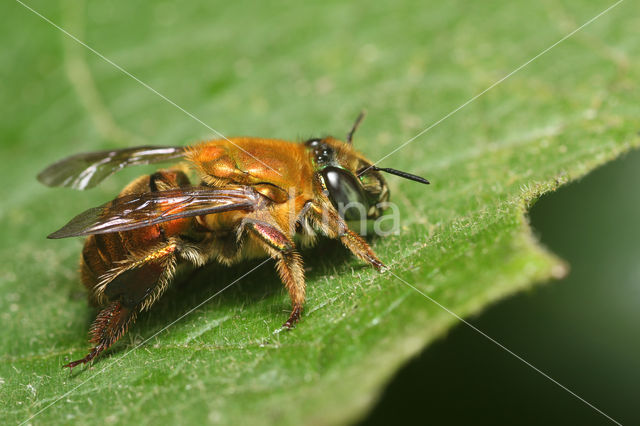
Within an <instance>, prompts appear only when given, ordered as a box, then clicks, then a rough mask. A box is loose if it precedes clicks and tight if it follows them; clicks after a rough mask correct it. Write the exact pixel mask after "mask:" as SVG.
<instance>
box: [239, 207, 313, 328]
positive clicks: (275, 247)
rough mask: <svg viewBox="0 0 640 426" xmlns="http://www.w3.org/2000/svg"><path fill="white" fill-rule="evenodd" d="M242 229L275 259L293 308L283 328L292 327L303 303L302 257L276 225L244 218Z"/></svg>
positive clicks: (296, 320)
mask: <svg viewBox="0 0 640 426" xmlns="http://www.w3.org/2000/svg"><path fill="white" fill-rule="evenodd" d="M243 226H244V229H247V230H248V231H249V232H251V234H252V235H254V236H255V237H257V239H258V241H260V242H261V243H262V245H263V246H264V247H265V249H266V250H267V252H268V253H269V255H270V256H271V257H272V258H274V259H275V260H276V269H277V270H278V274H279V275H280V279H281V280H282V282H283V283H284V285H285V287H286V288H287V290H288V291H289V297H290V298H291V303H292V305H293V309H292V311H291V315H290V316H289V319H288V320H287V321H286V322H285V323H284V324H283V325H282V327H283V328H292V327H293V326H294V325H295V323H297V322H298V320H299V319H300V315H301V314H302V306H303V304H304V296H305V283H304V269H303V267H302V258H301V257H300V254H298V252H297V251H296V247H295V244H294V243H293V241H292V240H291V239H290V238H289V237H287V236H286V235H285V234H284V233H283V232H282V231H280V229H278V226H277V225H275V224H269V223H267V222H263V221H258V220H254V219H245V221H244V222H243Z"/></svg>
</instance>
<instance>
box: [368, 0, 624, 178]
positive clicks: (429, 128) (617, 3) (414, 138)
mask: <svg viewBox="0 0 640 426" xmlns="http://www.w3.org/2000/svg"><path fill="white" fill-rule="evenodd" d="M623 1H624V0H618V1H617V2H616V3H614V4H612V5H611V6H609V7H608V8H606V9H605V10H603V11H602V12H600V13H598V14H597V15H596V16H594V17H593V18H591V19H589V20H588V21H587V22H585V23H584V24H582V25H580V26H579V27H578V28H576V29H575V30H573V31H571V32H570V33H569V34H567V35H566V36H564V37H562V38H561V39H560V40H558V41H556V42H555V43H553V44H552V45H551V46H549V47H547V48H546V49H544V50H543V51H542V52H540V53H538V54H537V55H536V56H534V57H533V58H531V59H529V60H528V61H527V62H525V63H523V64H522V65H520V66H519V67H518V68H516V69H514V70H513V71H511V72H510V73H509V74H507V75H505V76H504V77H502V78H501V79H500V80H498V81H496V82H495V83H493V84H492V85H491V86H489V87H487V88H486V89H484V90H483V91H482V92H480V93H478V94H477V95H475V96H474V97H472V98H471V99H469V100H468V101H466V102H465V103H463V104H462V105H460V106H459V107H457V108H456V109H454V110H453V111H451V112H450V113H448V114H447V115H445V116H444V117H442V118H441V119H439V120H438V121H436V122H435V123H433V124H431V125H430V126H429V127H427V128H426V129H424V130H422V131H421V132H420V133H418V134H417V135H415V136H414V137H412V138H411V139H409V140H407V141H406V142H404V143H403V144H402V145H400V146H399V147H397V148H395V149H394V150H393V151H391V152H390V153H388V154H387V155H385V156H384V157H382V158H380V159H379V160H378V161H376V162H374V163H373V164H371V166H369V167H367V168H366V169H365V170H363V171H362V172H360V173H358V175H361V174H363V173H365V172H366V171H367V170H369V169H370V168H371V167H373V166H375V165H376V164H378V163H380V162H381V161H382V160H384V159H386V158H387V157H390V156H391V155H393V154H395V153H396V152H398V151H399V150H401V149H402V148H404V147H405V146H407V145H409V144H410V143H411V142H413V141H414V140H416V139H417V138H419V137H420V136H422V135H424V134H425V133H427V132H428V131H429V130H431V129H433V128H434V127H436V126H437V125H438V124H440V123H442V122H443V121H444V120H446V119H447V118H449V117H451V116H452V115H453V114H455V113H456V112H458V111H460V110H461V109H462V108H464V107H466V106H467V105H469V104H470V103H471V102H473V101H475V100H476V99H478V98H479V97H480V96H482V95H484V94H485V93H487V92H488V91H489V90H491V89H493V88H494V87H496V86H497V85H498V84H500V83H502V82H503V81H505V80H506V79H508V78H509V77H511V76H512V75H514V74H515V73H517V72H518V71H520V70H521V69H523V68H524V67H526V66H527V65H529V64H530V63H531V62H533V61H535V60H536V59H538V58H539V57H540V56H542V55H544V54H545V53H547V52H549V51H550V50H551V49H553V48H554V47H556V46H557V45H559V44H560V43H562V42H563V41H565V40H566V39H568V38H569V37H571V36H572V35H574V34H575V33H577V32H578V31H580V30H582V29H583V28H584V27H586V26H587V25H589V24H591V23H592V22H593V21H595V20H596V19H598V18H600V17H601V16H602V15H604V14H605V13H607V12H609V11H610V10H611V9H613V8H614V7H616V6H618V5H619V4H620V3H622V2H623Z"/></svg>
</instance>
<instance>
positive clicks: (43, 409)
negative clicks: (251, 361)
mask: <svg viewBox="0 0 640 426" xmlns="http://www.w3.org/2000/svg"><path fill="white" fill-rule="evenodd" d="M270 260H271V258H270V257H268V258H266V259H265V260H264V261H262V262H261V263H260V264H258V265H257V266H255V267H253V268H252V269H251V270H250V271H248V272H245V273H244V274H242V275H241V276H240V277H239V278H236V279H235V280H233V282H231V284H227V285H226V286H225V287H223V288H222V289H221V290H219V291H217V292H215V293H214V294H213V295H211V296H209V297H208V298H207V299H206V300H204V301H203V302H200V303H198V304H197V305H196V306H194V307H193V308H191V309H189V310H188V311H187V312H186V313H184V314H182V315H181V316H180V317H178V319H176V320H174V321H172V322H171V323H170V324H168V325H167V326H165V327H163V328H162V329H161V330H160V331H157V332H155V333H154V334H153V335H152V336H151V337H148V338H146V339H145V340H144V341H143V342H142V343H139V344H138V345H136V346H135V347H133V348H132V349H131V350H129V351H128V352H127V353H126V354H124V355H122V357H120V359H118V360H116V361H114V362H112V363H110V364H108V365H107V366H105V367H104V368H102V369H101V370H100V371H98V372H97V373H95V374H93V375H91V376H90V377H88V378H87V379H86V380H84V381H82V382H81V383H79V384H78V385H76V386H75V387H73V388H72V389H70V390H68V391H67V392H65V393H64V394H62V395H61V396H60V397H58V398H56V399H55V400H54V401H53V402H51V403H50V404H49V405H47V406H45V407H43V408H42V409H41V410H40V411H38V412H36V413H35V414H33V415H32V416H31V417H29V418H28V419H26V420H24V421H22V422H20V425H24V424H26V423H27V422H29V421H30V420H31V419H33V418H34V417H36V416H37V415H39V414H41V413H42V412H43V411H45V410H47V409H48V408H50V407H51V406H52V405H54V404H56V403H57V402H58V401H60V400H61V399H63V398H66V397H67V396H69V395H71V394H72V393H73V392H75V391H76V390H77V389H78V388H80V387H81V386H82V385H84V384H85V383H87V382H89V381H91V380H93V379H95V378H96V377H97V376H98V375H100V374H102V373H104V372H105V371H106V370H108V369H109V368H111V367H113V366H114V365H116V364H119V363H120V361H122V360H123V359H125V358H126V357H127V356H128V355H129V354H130V353H131V352H133V351H135V350H136V349H138V348H139V347H140V346H142V345H144V344H145V343H147V342H148V341H149V340H151V339H153V338H154V337H156V336H157V335H158V334H160V333H162V332H163V331H165V330H166V329H168V328H169V327H171V326H172V325H174V324H175V323H177V322H178V321H180V320H181V319H183V318H184V317H186V316H187V315H189V314H191V313H192V312H193V311H195V310H196V309H198V308H199V307H200V306H202V305H204V304H205V303H207V302H209V301H210V300H211V299H213V298H214V297H216V296H217V295H219V294H220V293H222V292H223V291H225V290H226V289H228V288H229V287H231V286H232V285H234V284H235V283H237V282H238V281H240V280H241V279H243V278H244V277H246V276H247V275H249V274H250V273H252V272H253V271H255V270H256V269H258V268H259V267H261V266H262V265H264V264H265V263H267V262H268V261H270Z"/></svg>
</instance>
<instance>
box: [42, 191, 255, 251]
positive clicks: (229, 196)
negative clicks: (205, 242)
mask: <svg viewBox="0 0 640 426" xmlns="http://www.w3.org/2000/svg"><path fill="white" fill-rule="evenodd" d="M261 200H262V198H261V196H260V194H258V193H257V192H255V191H254V190H253V189H251V188H248V187H238V188H234V189H213V188H209V187H192V188H188V189H170V190H167V191H158V192H146V193H143V194H132V195H127V196H124V197H119V198H116V199H115V200H113V201H110V202H108V203H106V204H103V205H102V206H100V207H94V208H92V209H89V210H87V211H85V212H84V213H81V214H79V215H78V216H76V217H74V218H73V219H71V221H70V222H69V223H67V224H66V225H65V226H64V227H62V228H61V229H60V230H58V231H56V232H54V233H53V234H51V235H49V236H48V237H47V238H52V239H57V238H67V237H79V236H85V235H91V234H107V233H110V232H119V231H128V230H131V229H137V228H144V227H146V226H150V225H155V224H157V223H162V222H167V221H170V220H175V219H181V218H185V217H194V216H200V215H206V214H212V213H221V212H227V211H232V210H246V211H250V210H255V209H256V208H258V207H259V206H260V201H261Z"/></svg>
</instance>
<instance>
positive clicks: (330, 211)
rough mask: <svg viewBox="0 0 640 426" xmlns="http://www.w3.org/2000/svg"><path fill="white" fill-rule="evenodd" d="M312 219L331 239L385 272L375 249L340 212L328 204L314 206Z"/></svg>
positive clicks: (384, 267)
mask: <svg viewBox="0 0 640 426" xmlns="http://www.w3.org/2000/svg"><path fill="white" fill-rule="evenodd" d="M311 212H312V214H313V215H312V216H311V218H312V219H313V220H314V221H315V224H316V225H317V226H318V227H319V228H320V229H322V231H323V232H324V233H325V234H326V235H327V236H328V237H330V238H340V241H341V242H342V244H343V245H344V246H345V247H346V248H348V249H349V250H350V251H351V253H353V254H354V255H355V256H356V257H357V258H358V259H360V260H363V261H365V262H367V263H369V264H370V265H371V266H373V267H374V268H376V269H377V270H378V271H379V272H383V271H384V270H385V269H387V267H386V266H385V265H384V263H382V261H381V260H380V259H378V256H376V254H375V253H374V252H373V249H372V248H371V246H369V244H367V242H366V241H365V240H364V239H363V238H362V237H361V236H360V235H358V234H356V233H355V232H353V231H352V230H350V229H349V227H348V226H347V224H346V223H345V222H344V220H342V218H341V217H340V215H339V214H338V212H337V211H336V210H335V209H334V208H332V207H330V206H329V203H328V202H327V203H326V205H325V206H324V207H321V206H316V205H313V206H312V207H311Z"/></svg>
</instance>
